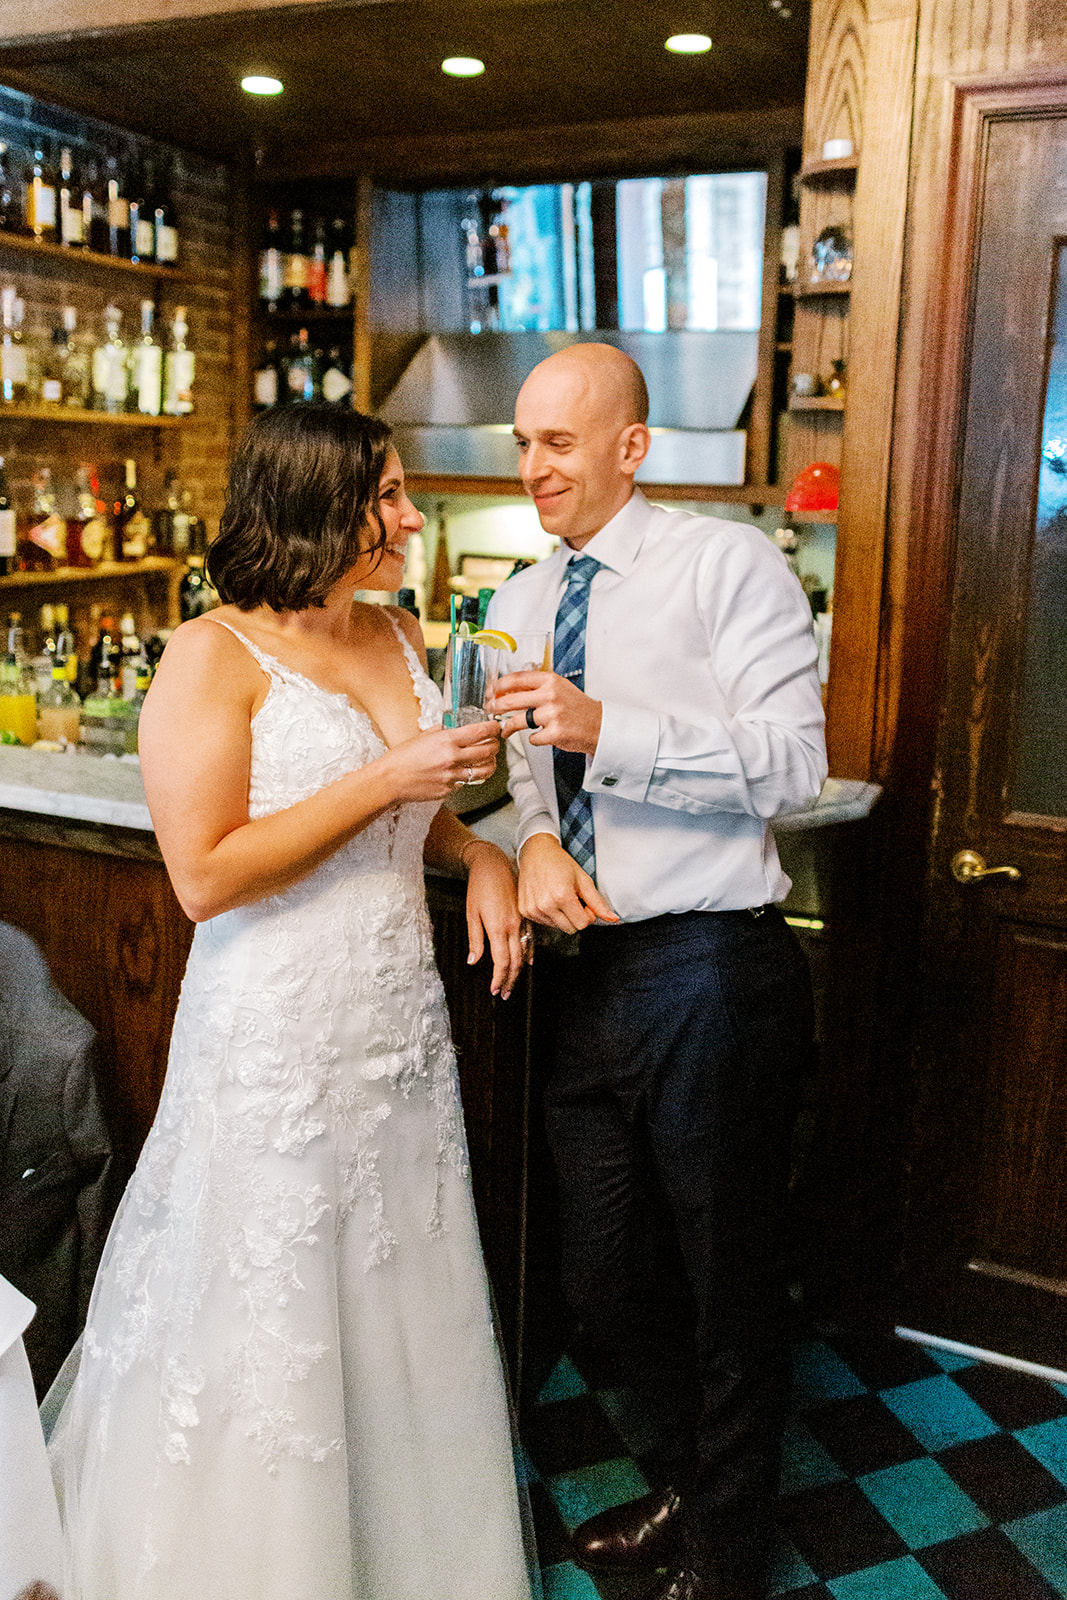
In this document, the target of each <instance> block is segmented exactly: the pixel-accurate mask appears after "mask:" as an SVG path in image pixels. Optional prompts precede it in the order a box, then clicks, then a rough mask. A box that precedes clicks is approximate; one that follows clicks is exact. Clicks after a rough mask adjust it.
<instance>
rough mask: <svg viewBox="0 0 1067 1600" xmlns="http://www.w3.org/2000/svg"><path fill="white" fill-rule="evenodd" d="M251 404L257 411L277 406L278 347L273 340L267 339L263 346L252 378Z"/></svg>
mask: <svg viewBox="0 0 1067 1600" xmlns="http://www.w3.org/2000/svg"><path fill="white" fill-rule="evenodd" d="M252 403H253V404H254V406H255V407H256V410H257V411H266V409H267V407H268V406H276V405H277V404H278V345H277V341H276V340H274V339H267V340H266V342H265V343H264V345H263V354H262V356H261V357H260V362H259V366H258V367H257V368H256V370H255V373H254V375H253V378H252Z"/></svg>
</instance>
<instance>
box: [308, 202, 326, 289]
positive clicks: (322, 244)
mask: <svg viewBox="0 0 1067 1600" xmlns="http://www.w3.org/2000/svg"><path fill="white" fill-rule="evenodd" d="M311 237H312V245H311V253H310V255H309V256H308V264H307V282H306V288H307V299H308V304H309V305H312V306H321V305H325V304H326V223H325V221H324V219H323V218H322V217H316V218H315V224H314V227H313V229H312V235H311Z"/></svg>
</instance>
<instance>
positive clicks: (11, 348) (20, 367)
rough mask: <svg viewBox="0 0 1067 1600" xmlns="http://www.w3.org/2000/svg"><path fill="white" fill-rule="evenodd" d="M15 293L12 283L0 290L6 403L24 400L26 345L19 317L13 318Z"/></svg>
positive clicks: (0, 379)
mask: <svg viewBox="0 0 1067 1600" xmlns="http://www.w3.org/2000/svg"><path fill="white" fill-rule="evenodd" d="M17 304H18V295H17V294H16V291H15V288H14V285H13V284H7V285H6V286H5V287H4V288H3V289H2V290H0V395H2V396H3V401H4V404H5V405H9V406H12V405H14V406H17V405H24V404H25V402H26V347H25V345H24V344H23V342H22V320H21V318H19V319H18V321H17V322H16V315H15V308H16V306H17Z"/></svg>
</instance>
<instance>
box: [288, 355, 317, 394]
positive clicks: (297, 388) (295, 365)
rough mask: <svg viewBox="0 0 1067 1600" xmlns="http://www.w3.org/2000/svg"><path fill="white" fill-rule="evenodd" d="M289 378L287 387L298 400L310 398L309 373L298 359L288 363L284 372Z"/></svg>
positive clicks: (310, 384)
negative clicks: (287, 367) (286, 370)
mask: <svg viewBox="0 0 1067 1600" xmlns="http://www.w3.org/2000/svg"><path fill="white" fill-rule="evenodd" d="M286 376H287V377H288V379H289V388H290V390H291V391H292V393H293V395H294V396H295V397H296V399H298V400H310V399H311V391H312V382H311V373H310V372H309V371H308V370H307V368H306V367H305V366H304V365H303V364H302V363H301V362H299V361H293V362H291V363H290V365H289V370H288V372H287V374H286Z"/></svg>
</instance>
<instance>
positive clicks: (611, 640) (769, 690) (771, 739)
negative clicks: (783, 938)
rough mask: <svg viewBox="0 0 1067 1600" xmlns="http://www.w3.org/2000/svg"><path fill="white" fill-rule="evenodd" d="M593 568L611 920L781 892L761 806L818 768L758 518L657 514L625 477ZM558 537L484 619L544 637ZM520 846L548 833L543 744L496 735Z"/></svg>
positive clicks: (793, 590) (818, 714) (777, 558)
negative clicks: (623, 494) (622, 497)
mask: <svg viewBox="0 0 1067 1600" xmlns="http://www.w3.org/2000/svg"><path fill="white" fill-rule="evenodd" d="M580 553H581V554H582V555H588V556H595V557H596V559H597V561H599V562H600V563H601V570H600V571H599V572H598V573H596V575H595V576H594V578H593V582H592V588H591V591H590V599H589V618H588V623H587V628H586V643H585V691H586V693H587V694H589V695H591V696H592V697H593V698H594V699H596V700H599V701H601V703H602V705H603V721H602V726H601V731H600V738H599V741H598V744H597V748H596V752H595V754H594V755H593V756H592V757H591V758H589V759H587V761H586V775H585V788H586V790H587V791H588V792H589V795H590V797H591V802H592V811H593V827H594V832H595V837H596V878H597V885H598V887H599V889H600V892H601V893H602V894H603V895H604V897H605V899H606V900H607V901H608V902H609V904H610V905H611V906H612V907H613V908H614V909H615V911H617V912H618V914H619V915H620V917H622V919H623V920H624V921H639V920H641V919H643V918H646V917H654V916H658V915H660V914H661V913H663V912H679V911H691V910H692V911H722V910H739V909H744V908H745V907H750V906H751V907H755V906H761V905H764V904H766V903H768V902H770V901H777V900H782V899H784V897H785V895H786V894H787V893H788V891H789V886H790V884H789V879H788V878H787V877H786V876H785V874H784V873H783V871H782V869H781V866H780V865H779V862H778V854H777V851H776V849H775V845H774V840H773V837H772V836H771V833H770V830H769V828H768V827H767V819H768V818H770V817H774V816H776V815H777V814H778V813H779V812H782V811H789V810H795V809H798V808H799V807H801V806H803V805H805V804H806V803H808V802H810V801H813V800H814V799H815V798H816V797H817V795H818V793H819V790H820V789H821V787H822V783H823V780H824V778H825V777H826V752H825V745H824V740H823V710H822V700H821V696H820V691H819V682H818V677H817V673H816V648H815V640H814V637H813V633H812V619H811V610H810V607H809V605H808V602H807V599H806V597H805V595H804V592H803V590H802V589H801V587H800V584H799V583H798V582H797V579H796V577H795V576H794V575H793V573H792V572H791V571H790V570H789V567H788V565H787V563H786V561H785V558H784V557H783V555H782V553H781V551H779V550H778V548H777V547H776V546H775V545H774V544H772V542H771V541H770V540H769V539H767V538H766V537H765V536H764V535H763V534H762V533H760V532H759V530H758V529H756V528H752V527H749V526H747V525H746V524H744V523H737V522H725V521H723V520H722V519H721V518H718V517H702V516H694V515H692V514H691V513H690V512H686V511H667V510H664V509H662V508H661V507H659V506H653V505H650V504H649V503H648V501H647V500H646V499H645V498H644V496H643V495H642V494H641V493H640V492H639V491H635V492H634V494H633V495H632V496H631V498H630V499H629V500H628V501H627V503H626V505H625V506H624V507H623V508H622V510H621V511H619V512H618V513H617V514H616V516H614V517H613V518H612V520H611V521H610V522H609V523H607V524H606V526H605V527H603V528H602V529H601V530H600V532H599V533H597V534H595V535H594V537H593V538H592V539H590V540H589V542H588V543H587V544H586V545H584V546H583V547H582V550H581V552H580ZM573 554H575V552H573V551H571V550H570V548H569V547H568V546H567V545H561V546H560V548H559V550H558V551H556V552H555V554H554V555H552V556H550V557H549V558H548V559H547V560H545V561H541V562H538V563H537V565H536V566H533V567H528V568H527V569H526V570H525V571H523V572H521V573H518V574H517V575H516V576H515V577H514V578H510V579H509V580H508V582H507V583H506V584H504V585H503V586H502V587H501V588H500V589H498V590H497V593H496V595H495V596H494V597H493V600H492V602H491V603H490V607H489V612H488V617H487V625H488V626H492V627H499V628H503V629H505V630H506V631H507V632H509V633H516V632H522V631H523V630H539V629H542V628H543V629H545V630H546V631H547V632H548V634H549V636H551V634H552V630H553V625H554V622H555V615H556V608H557V606H558V604H559V599H560V596H561V594H562V592H563V588H564V576H563V569H564V567H565V565H566V564H567V562H568V560H569V559H570V557H571V556H572V555H573ZM508 766H509V784H510V788H511V792H512V795H513V797H514V799H515V802H516V805H517V807H518V811H519V826H518V833H517V837H516V846H517V848H518V850H519V851H520V852H521V850H522V846H523V845H524V844H525V843H526V841H527V839H529V838H530V836H531V835H532V834H535V833H550V834H552V835H554V837H555V838H557V839H558V838H559V819H558V813H557V807H556V796H555V785H554V780H553V772H552V749H551V746H549V745H541V746H537V745H531V744H530V740H529V735H528V734H527V733H525V732H524V733H521V734H513V735H512V737H511V738H510V739H509V740H508Z"/></svg>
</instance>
